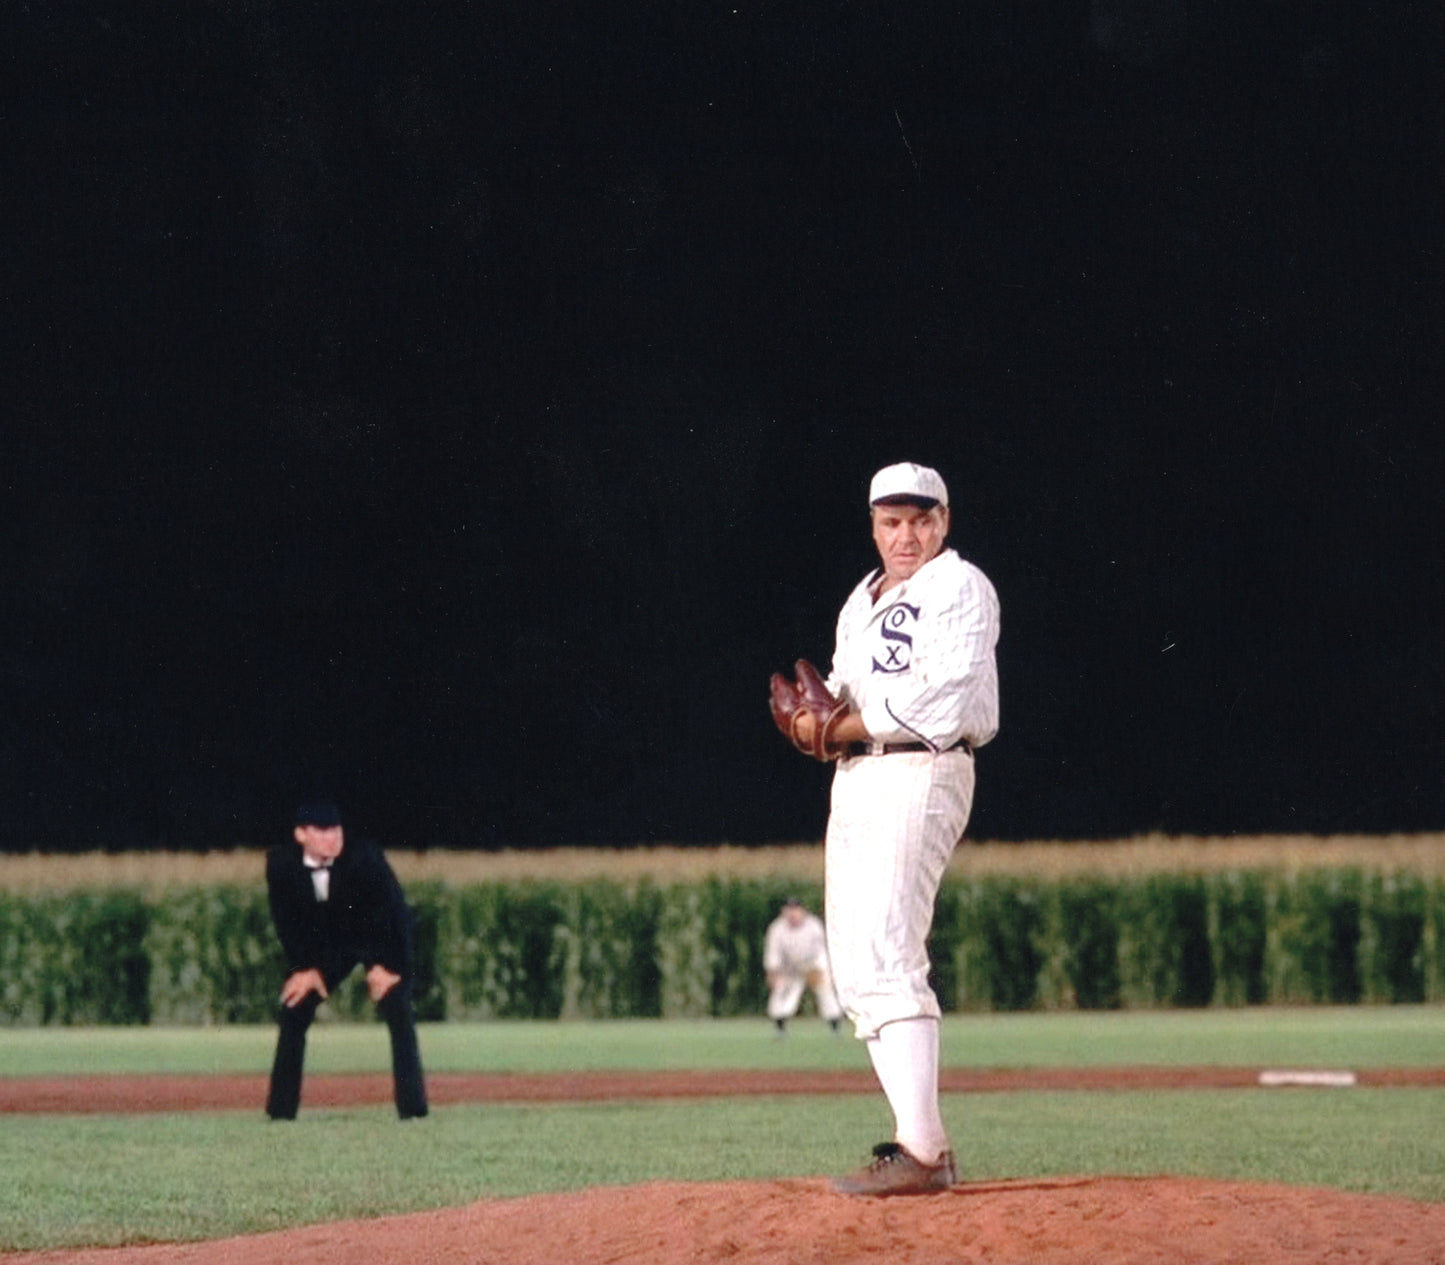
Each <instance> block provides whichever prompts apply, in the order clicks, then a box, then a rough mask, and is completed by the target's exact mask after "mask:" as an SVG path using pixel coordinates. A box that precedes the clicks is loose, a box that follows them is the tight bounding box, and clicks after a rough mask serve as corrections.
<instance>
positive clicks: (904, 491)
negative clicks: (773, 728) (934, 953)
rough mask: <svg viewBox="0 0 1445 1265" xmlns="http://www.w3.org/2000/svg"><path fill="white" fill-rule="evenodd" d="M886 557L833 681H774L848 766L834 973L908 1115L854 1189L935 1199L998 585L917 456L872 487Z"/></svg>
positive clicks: (990, 711)
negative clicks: (931, 938)
mask: <svg viewBox="0 0 1445 1265" xmlns="http://www.w3.org/2000/svg"><path fill="white" fill-rule="evenodd" d="M868 499H869V504H870V513H871V515H872V524H873V541H874V544H875V545H876V546H877V549H878V554H879V558H880V560H881V562H882V566H881V567H879V568H878V569H877V570H875V571H873V572H872V573H871V574H869V575H868V576H866V577H865V578H864V579H863V580H862V582H861V583H860V584H859V585H858V586H857V588H856V589H854V591H853V593H852V595H851V596H850V597H849V598H848V600H847V602H846V603H845V604H844V606H843V610H842V612H841V614H840V615H839V617H838V628H837V643H836V647H835V650H834V654H833V670H832V673H831V674H830V675H829V677H828V678H827V681H826V682H821V681H819V680H818V677H817V673H816V672H815V671H814V670H813V669H812V667H811V665H809V664H808V663H806V662H805V661H800V662H799V663H798V665H797V681H796V683H792V682H788V681H786V680H785V679H784V678H781V677H779V676H774V678H773V683H772V709H773V716H774V719H775V721H776V722H777V724H778V726H779V728H780V729H782V730H783V732H784V733H785V734H787V735H788V736H789V738H790V739H791V740H792V741H793V742H794V744H795V745H797V746H798V747H799V748H800V749H801V750H803V751H805V752H807V753H808V754H810V755H812V756H814V757H815V758H817V759H822V760H836V761H837V768H836V772H835V773H834V776H833V788H832V802H831V808H830V813H829V818H828V829H827V836H826V845H825V848H826V859H825V865H824V885H825V904H826V909H825V920H826V924H827V931H828V947H829V957H830V960H831V962H832V967H833V979H834V983H835V985H836V986H837V990H838V995H839V998H840V999H841V1001H842V1003H843V1007H844V1010H845V1011H846V1012H847V1014H848V1017H849V1018H850V1019H851V1020H852V1021H853V1025H854V1029H855V1031H856V1033H857V1035H858V1037H859V1038H860V1039H862V1040H863V1041H864V1042H865V1043H866V1044H867V1048H868V1054H869V1057H870V1058H871V1060H872V1063H873V1068H874V1071H875V1073H876V1074H877V1076H878V1081H879V1084H880V1085H881V1086H882V1089H883V1093H884V1095H885V1097H886V1098H887V1099H888V1104H889V1106H890V1107H891V1109H892V1111H893V1117H894V1126H895V1127H894V1136H893V1140H892V1141H891V1142H885V1143H883V1144H881V1145H879V1146H877V1147H875V1148H874V1152H873V1154H874V1159H873V1162H872V1164H870V1165H869V1166H868V1167H867V1168H865V1169H863V1170H862V1171H861V1172H858V1173H853V1174H850V1175H848V1176H846V1177H842V1178H839V1179H838V1180H837V1182H835V1187H836V1189H838V1190H839V1191H841V1192H842V1193H844V1194H856V1195H890V1194H923V1193H929V1192H933V1191H942V1190H947V1189H948V1187H949V1186H950V1185H952V1184H953V1182H954V1181H955V1180H956V1177H957V1172H956V1165H955V1160H954V1154H953V1149H952V1147H951V1145H950V1142H949V1139H948V1134H947V1132H946V1130H945V1128H944V1125H943V1119H942V1116H941V1113H940V1111H939V1101H938V1058H939V1055H938V1030H939V1019H940V1015H941V1012H940V1009H939V1005H938V999H937V998H936V997H935V996H934V993H933V990H932V989H931V988H930V987H929V984H928V968H929V963H928V952H927V943H926V942H927V937H928V932H929V928H930V927H931V925H932V922H933V906H934V900H935V898H936V897H937V895H938V887H939V884H940V882H941V881H942V878H943V872H944V869H945V867H946V866H947V864H948V861H949V858H950V857H951V855H952V854H953V849H954V847H955V845H956V844H957V842H958V840H959V839H960V837H961V836H962V835H963V831H964V827H965V826H966V825H967V824H968V816H969V812H970V809H971V808H972V804H973V789H974V752H975V751H976V750H977V749H978V748H979V747H981V746H983V745H984V744H985V743H986V742H988V741H989V740H990V739H991V738H993V736H994V735H995V733H997V731H998V715H999V710H998V669H997V665H996V660H995V647H996V645H997V643H998V636H999V605H998V597H997V595H996V594H995V592H994V588H993V585H992V584H991V583H989V580H988V578H987V577H986V576H985V575H984V574H983V572H982V571H980V570H979V569H978V568H977V567H976V566H974V565H973V564H971V563H969V562H966V561H964V560H963V559H962V558H960V557H959V555H958V554H957V553H956V552H955V551H954V550H952V549H950V548H946V547H945V543H944V542H945V540H946V538H947V535H948V529H949V509H948V489H947V488H946V486H945V485H944V482H943V479H942V478H941V477H940V476H939V474H938V472H937V471H936V470H931V469H929V468H927V467H925V466H918V465H914V464H912V463H909V462H905V463H902V464H899V465H893V466H887V467H885V468H884V469H882V470H880V471H878V473H877V474H876V475H875V476H874V477H873V480H872V482H871V484H870V487H869V498H868Z"/></svg>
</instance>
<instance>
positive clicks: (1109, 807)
mask: <svg viewBox="0 0 1445 1265" xmlns="http://www.w3.org/2000/svg"><path fill="white" fill-rule="evenodd" d="M1438 14H1439V9H1438V7H1437V6H1432V5H1408V6H1407V5H1398V6H1384V5H1365V4H1347V3H1342V2H1336V0H1330V2H1327V3H1321V4H1311V5H1304V4H1290V3H1284V2H1282V0H1247V2H1246V0H1218V2H1214V3H1209V2H1206V0H1198V2H1196V3H1186V2H1185V0H1157V2H1152V3H1151V2H1146V0H1095V2H1094V3H1092V4H1090V3H1085V2H1078V3H1061V2H1055V0H1040V2H1038V3H1027V4H1026V3H1012V4H1003V3H994V2H987V0H986V2H984V3H966V4H965V3H957V4H929V3H924V4H918V5H912V4H910V5H897V4H893V5H886V6H876V7H874V6H863V5H854V4H843V3H831V4H826V5H824V4H809V3H800V4H787V5H784V4H765V5H758V4H748V3H743V2H741V0H740V2H739V3H736V5H734V4H722V5H711V4H706V3H694V4H686V5H676V4H656V5H648V4H636V5H627V6H616V7H614V6H606V5H581V4H577V5H565V4H556V3H549V2H545V0H544V2H542V3H530V4H525V5H516V4H507V3H500V4H492V3H488V4H475V5H456V6H431V5H368V4H354V3H347V4H334V5H314V4H297V3H284V4H283V3H277V4H259V3H257V4H249V5H246V4H234V5H232V4H209V5H205V4H192V5H183V6H181V5H178V6H153V5H141V4H135V5H128V4H118V3H113V4H94V5H76V6H50V5H28V6H27V5H7V6H6V7H5V11H4V16H3V18H0V49H3V52H0V57H3V58H4V61H5V64H6V73H5V75H4V82H3V86H0V94H3V96H0V103H3V112H4V113H3V126H0V137H3V141H0V143H3V146H4V154H5V163H4V176H3V192H0V214H3V220H4V224H5V232H4V234H3V242H0V269H3V276H4V279H5V285H6V288H7V290H8V292H9V301H8V303H7V309H8V316H9V319H8V320H7V322H6V326H7V343H8V346H9V353H8V356H7V359H8V362H9V364H10V366H11V368H10V370H9V371H8V372H7V373H6V379H5V380H6V386H7V390H6V395H7V400H6V404H7V407H6V410H5V418H6V420H5V422H4V435H5V438H4V445H5V456H4V470H3V474H4V484H3V486H4V489H5V502H6V508H5V515H4V522H5V541H4V558H5V565H6V571H7V575H6V579H5V584H4V591H5V603H6V608H7V611H6V617H5V621H4V626H5V633H4V643H3V672H4V676H3V682H4V687H3V688H4V699H5V704H6V714H7V724H6V725H5V727H4V732H3V734H0V742H3V744H4V745H3V750H0V812H3V821H0V846H3V847H4V848H6V849H9V850H15V849H24V848H30V847H37V846H38V847H45V848H57V849H63V848H82V847H85V848H91V847H97V846H100V847H135V846H149V845H161V846H165V847H173V848H187V847H216V846H221V847H224V846H232V845H235V844H241V843H253V842H268V841H269V840H270V839H272V838H275V837H278V832H281V831H284V829H285V827H286V826H287V825H288V824H289V817H288V814H289V812H290V810H291V808H292V806H293V804H294V802H295V800H296V799H297V798H298V797H300V796H301V795H303V794H308V793H312V792H314V791H317V790H321V789H324V790H326V791H328V792H330V793H331V794H333V795H335V796H337V797H338V798H339V799H340V800H341V802H342V803H343V805H344V807H345V809H346V811H347V814H348V820H349V821H350V822H351V823H353V824H356V825H359V826H364V827H365V828H366V829H367V831H368V832H369V833H373V834H375V835H376V836H377V837H379V838H380V839H381V840H382V841H384V842H386V843H388V844H391V845H396V846H403V845H405V846H413V847H418V846H467V847H501V846H534V845H541V844H558V843H563V844H630V843H644V842H646V843H667V842H679V843H689V842H696V843H719V842H725V841H732V842H740V843H753V842H765V841H773V840H778V841H786V840H797V839H808V838H816V837H818V836H819V835H820V833H821V829H822V823H823V818H824V814H825V791H826V780H827V772H826V770H824V769H823V768H821V767H820V766H813V765H810V764H807V763H806V762H805V761H803V760H802V759H801V757H798V756H797V755H796V754H795V753H793V752H792V751H791V750H790V749H789V748H788V747H787V746H786V744H785V743H784V742H783V740H782V739H781V738H780V737H779V736H778V735H777V734H776V733H775V732H774V731H773V729H772V727H771V723H770V721H769V719H768V715H767V711H766V706H765V697H766V679H767V675H768V673H770V672H771V671H773V670H775V669H778V668H785V667H787V666H788V665H789V664H790V663H791V661H792V660H793V659H794V658H795V657H797V656H800V655H801V656H806V657H809V658H812V659H814V660H815V661H817V662H819V663H826V661H827V659H828V656H829V654H830V653H831V648H832V629H833V621H834V619H835V617H836V613H837V610H838V607H839V606H840V605H841V603H842V601H843V599H844V597H845V596H846V594H847V592H848V590H849V588H851V586H852V585H853V584H854V583H855V582H856V580H857V579H858V578H859V577H860V576H861V575H862V573H863V572H864V571H865V570H866V569H867V568H868V567H869V566H870V565H871V561H872V557H873V555H872V552H871V544H870V541H869V539H868V534H867V521H866V507H865V501H866V487H867V481H868V478H869V476H870V475H871V473H872V472H873V470H874V469H875V468H877V467H878V466H880V465H883V464H885V463H888V462H892V461H896V460H901V459H912V460H917V461H922V462H925V463H927V464H931V465H935V466H937V467H938V468H939V469H940V470H941V471H942V472H943V474H944V476H945V478H946V479H947V480H948V482H949V485H950V488H951V491H952V495H953V501H954V531H953V540H952V543H954V544H955V545H956V546H957V547H958V548H959V549H960V552H962V553H963V554H964V555H965V556H967V557H970V558H972V559H973V560H974V561H976V562H978V563H979V564H980V565H981V566H982V567H983V568H984V569H985V571H987V572H988V574H989V575H990V577H991V578H992V579H993V581H994V583H995V584H996V586H997V588H998V590H999V593H1000V596H1001V599H1002V603H1003V610H1004V634H1003V641H1002V643H1001V647H1000V664H1001V674H1002V684H1003V729H1002V732H1001V734H1000V737H999V738H998V740H997V742H996V743H995V744H994V745H993V746H991V747H989V748H988V749H987V750H985V751H984V752H983V754H982V756H981V758H980V762H979V765H980V782H979V791H978V796H977V800H976V804H975V814H974V821H973V825H972V827H971V830H970V833H971V834H973V835H975V836H977V837H983V838H996V839H1028V838H1039V837H1052V838H1084V837H1095V836H1115V835H1125V834H1131V833H1136V832H1143V831H1154V830H1160V831H1166V832H1172V833H1192V832H1206V833H1234V832H1256V831H1288V832H1319V833H1328V832H1336V831H1364V832H1375V831H1381V832H1383V831H1399V830H1422V829H1439V828H1440V827H1441V826H1442V825H1445V789H1442V772H1445V735H1442V732H1441V719H1442V717H1441V702H1440V700H1441V695H1442V685H1445V681H1442V669H1441V666H1440V652H1439V645H1438V642H1439V630H1440V595H1441V579H1442V576H1441V561H1440V558H1441V536H1442V532H1441V528H1440V518H1441V492H1440V488H1441V476H1442V473H1445V471H1442V462H1441V459H1440V452H1439V444H1438V441H1437V440H1436V438H1435V435H1436V430H1437V427H1438V423H1437V421H1436V415H1437V413H1438V411H1439V398H1438V397H1439V394H1440V393H1439V380H1440V371H1439V359H1440V348H1441V320H1440V318H1441V281H1442V276H1441V248H1442V242H1441V233H1440V197H1439V186H1440V176H1441V170H1440V167H1441V164H1440V162H1439V157H1440V147H1441V136H1442V135H1445V109H1442V90H1441V87H1440V82H1441V75H1440V72H1439V67H1440V65H1441V64H1445V63H1442V61H1441V58H1440V53H1441V51H1442V40H1441V32H1442V20H1441V18H1440V17H1439V16H1438Z"/></svg>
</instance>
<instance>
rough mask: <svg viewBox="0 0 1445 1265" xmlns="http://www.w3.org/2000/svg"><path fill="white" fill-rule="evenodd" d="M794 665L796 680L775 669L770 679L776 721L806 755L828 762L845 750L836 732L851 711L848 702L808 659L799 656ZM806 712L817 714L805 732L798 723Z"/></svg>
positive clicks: (786, 735) (770, 702) (779, 727)
mask: <svg viewBox="0 0 1445 1265" xmlns="http://www.w3.org/2000/svg"><path fill="white" fill-rule="evenodd" d="M794 668H795V671H796V673H797V681H796V683H795V682H793V681H790V680H788V678H787V677H785V676H783V675H782V673H780V672H774V673H773V675H772V678H771V680H770V681H769V685H770V687H771V691H770V697H769V700H768V705H769V707H770V708H771V710H772V713H773V723H774V724H775V725H777V727H778V730H779V732H781V733H782V735H783V737H785V738H786V739H787V740H788V741H789V742H791V743H792V744H793V746H795V747H797V748H798V750H799V751H801V752H802V753H803V754H804V755H810V756H812V757H813V759H815V760H821V761H823V763H825V764H826V763H827V762H828V761H830V760H836V759H837V758H838V757H839V756H840V755H842V753H843V748H842V745H841V744H840V743H838V742H836V741H835V740H834V738H833V734H834V731H835V730H836V729H837V728H838V725H839V723H840V722H841V721H842V719H843V717H845V716H846V715H847V714H848V704H847V703H844V702H842V701H840V700H839V699H836V698H834V697H833V696H832V695H831V694H829V693H828V687H827V686H826V685H824V684H823V678H822V677H821V676H819V675H818V669H817V668H815V667H814V666H813V665H812V664H811V663H809V662H808V661H807V660H806V659H799V660H798V662H797V663H796V664H795V665H794ZM804 715H808V716H811V717H812V718H813V725H812V732H811V734H808V733H805V732H804V731H803V730H802V729H801V728H800V726H799V724H798V722H799V721H800V720H801V719H802V717H803V716H804Z"/></svg>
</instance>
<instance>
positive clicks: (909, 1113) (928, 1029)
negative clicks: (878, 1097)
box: [864, 1018, 948, 1164]
mask: <svg viewBox="0 0 1445 1265" xmlns="http://www.w3.org/2000/svg"><path fill="white" fill-rule="evenodd" d="M864 1044H866V1045H867V1047H868V1056H869V1057H870V1058H871V1059H872V1060H873V1070H874V1072H875V1073H877V1076H878V1083H879V1084H880V1085H882V1086H883V1096H884V1097H885V1098H887V1099H888V1105H889V1106H890V1107H891V1108H892V1109H893V1121H894V1140H895V1141H896V1142H897V1143H898V1145H899V1146H901V1147H903V1149H904V1150H906V1151H907V1152H908V1153H909V1154H910V1155H912V1156H913V1157H914V1158H915V1159H918V1160H921V1161H922V1162H923V1163H925V1164H936V1163H937V1162H938V1159H939V1157H940V1156H941V1155H942V1154H943V1153H944V1152H945V1151H946V1150H948V1134H947V1132H946V1131H945V1130H944V1127H943V1116H942V1115H941V1114H940V1112H939V1109H938V1020H936V1019H921V1018H920V1019H900V1020H897V1021H895V1022H893V1023H887V1024H884V1025H883V1027H881V1028H879V1029H878V1036H877V1037H876V1038H874V1039H873V1040H872V1041H867V1042H865V1043H864Z"/></svg>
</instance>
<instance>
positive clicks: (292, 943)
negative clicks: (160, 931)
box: [266, 808, 427, 1120]
mask: <svg viewBox="0 0 1445 1265" xmlns="http://www.w3.org/2000/svg"><path fill="white" fill-rule="evenodd" d="M330 812H331V813H333V814H334V813H335V809H334V808H331V809H330ZM300 815H301V816H305V815H308V814H306V813H305V812H304V811H303V813H302V814H300ZM309 815H310V816H315V815H316V814H314V813H313V814H309ZM322 817H323V819H325V810H323V813H322ZM300 824H302V823H300V822H299V820H298V826H299V825H300ZM335 824H336V825H339V824H340V818H339V815H337V816H336V821H335ZM325 868H327V869H328V870H329V884H328V886H329V891H327V893H326V897H325V899H322V897H321V894H320V893H321V889H320V886H319V884H318V883H317V882H316V880H315V879H314V878H313V874H314V870H313V869H312V868H310V867H308V865H307V863H306V853H305V850H304V849H303V848H302V847H301V846H299V843H285V844H278V845H277V846H276V847H274V848H272V849H271V850H270V851H269V852H268V853H267V855H266V889H267V893H268V895H269V897H270V902H271V917H272V919H273V921H274V922H275V924H276V934H277V935H278V937H279V938H280V940H281V946H282V948H283V950H284V951H285V954H286V973H287V976H288V978H289V977H290V976H291V975H293V974H295V973H296V972H297V971H305V970H316V971H319V972H320V973H321V976H322V979H323V980H324V981H325V984H326V991H327V993H330V992H332V991H333V990H334V989H335V988H336V986H337V985H338V984H340V983H341V982H342V980H344V979H345V978H346V977H347V976H348V975H350V974H351V972H352V971H353V970H354V969H355V968H356V967H357V966H358V965H361V966H363V967H366V968H367V969H368V970H369V969H370V968H371V967H372V966H374V965H377V964H378V963H379V964H380V965H381V966H383V967H385V968H386V969H387V970H388V971H391V972H393V973H395V974H397V975H399V976H401V979H400V981H399V982H398V983H396V984H394V985H393V986H392V987H391V989H390V990H389V991H388V992H387V993H386V995H385V996H383V997H382V998H381V1000H380V1001H379V1002H377V1004H376V1010H377V1014H379V1015H380V1016H381V1017H382V1018H383V1019H384V1020H385V1021H386V1026H387V1028H388V1029H389V1030H390V1033H391V1070H392V1078H393V1081H394V1082H395V1088H396V1110H397V1114H398V1115H399V1116H400V1117H401V1118H402V1119H403V1120H406V1119H409V1118H411V1117H414V1116H424V1115H426V1114H427V1102H426V1086H425V1083H424V1081H423V1079H422V1069H421V1054H420V1051H419V1050H418V1048H417V1040H416V1020H415V1017H414V1015H413V1012H412V940H411V910H410V909H408V908H407V904H406V897H405V896H404V895H403V893H402V890H401V884H400V883H399V882H397V879H396V875H395V874H394V873H393V872H392V868H391V866H390V864H389V863H388V862H387V859H386V856H385V855H384V854H383V853H382V851H381V849H380V848H378V847H376V846H375V845H374V844H370V843H366V842H364V841H361V840H357V841H355V842H353V841H351V840H347V841H346V842H345V844H344V846H343V847H342V849H341V851H340V853H339V854H338V855H337V856H336V857H335V859H334V860H333V861H332V862H331V864H330V865H329V866H328V867H325ZM321 1000H322V999H321V996H320V995H319V994H318V993H316V992H310V993H308V994H307V995H306V996H305V997H304V998H302V999H301V1000H300V1001H299V1002H297V1004H295V1005H294V1006H286V1005H284V1004H283V1005H282V1007H281V1011H280V1015H279V1018H278V1023H279V1029H280V1030H279V1032H278V1034H277V1039H276V1059H275V1062H274V1063H273V1065H272V1068H271V1089H270V1094H269V1096H268V1097H267V1100H266V1114H267V1115H269V1116H270V1117H271V1118H272V1119H273V1120H294V1119H295V1118H296V1112H297V1109H298V1108H299V1107H300V1104H301V1069H302V1064H303V1062H304V1060H305V1057H306V1033H307V1030H308V1029H309V1028H310V1027H311V1021H312V1020H313V1019H314V1018H315V1017H316V1009H317V1007H318V1006H319V1005H320V1004H321Z"/></svg>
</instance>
